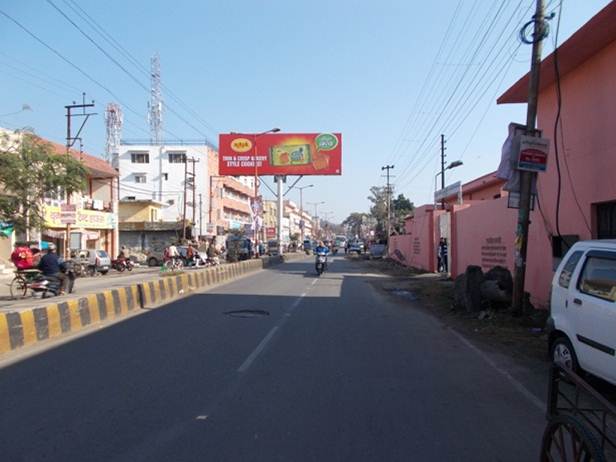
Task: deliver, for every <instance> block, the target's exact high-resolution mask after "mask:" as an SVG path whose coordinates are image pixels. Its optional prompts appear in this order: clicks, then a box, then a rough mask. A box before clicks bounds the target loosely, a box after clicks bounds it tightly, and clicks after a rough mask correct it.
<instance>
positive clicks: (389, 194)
mask: <svg viewBox="0 0 616 462" xmlns="http://www.w3.org/2000/svg"><path fill="white" fill-rule="evenodd" d="M393 168H394V166H393V165H386V166H385V167H381V171H383V170H387V175H386V176H387V242H389V236H390V235H391V186H390V183H389V179H390V175H389V171H390V170H392V169H393Z"/></svg>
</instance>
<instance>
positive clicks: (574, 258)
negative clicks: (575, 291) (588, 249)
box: [558, 250, 584, 289]
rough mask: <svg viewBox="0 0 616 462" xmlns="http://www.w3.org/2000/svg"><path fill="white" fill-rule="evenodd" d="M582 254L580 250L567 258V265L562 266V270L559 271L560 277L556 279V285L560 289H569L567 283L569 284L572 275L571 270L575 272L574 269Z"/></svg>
mask: <svg viewBox="0 0 616 462" xmlns="http://www.w3.org/2000/svg"><path fill="white" fill-rule="evenodd" d="M583 253H584V252H583V251H582V250H578V251H577V252H573V253H572V254H571V256H570V257H569V259H568V260H567V263H565V266H563V270H562V271H561V273H560V276H559V277H558V284H559V285H560V286H561V287H564V288H565V289H568V288H569V283H570V282H571V275H572V274H573V270H575V267H576V266H577V264H578V262H579V261H580V257H581V256H582V254H583Z"/></svg>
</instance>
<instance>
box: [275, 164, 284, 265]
mask: <svg viewBox="0 0 616 462" xmlns="http://www.w3.org/2000/svg"><path fill="white" fill-rule="evenodd" d="M275 178H276V183H277V184H276V186H277V187H276V191H277V198H278V207H277V208H278V210H277V212H278V220H277V221H278V229H277V233H276V237H277V239H278V254H279V255H282V218H283V217H284V210H283V196H284V193H283V191H282V189H283V183H284V182H285V181H286V177H285V176H283V175H276V177H275Z"/></svg>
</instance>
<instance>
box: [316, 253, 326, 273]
mask: <svg viewBox="0 0 616 462" xmlns="http://www.w3.org/2000/svg"><path fill="white" fill-rule="evenodd" d="M315 269H316V270H317V274H318V275H319V276H320V275H321V274H323V272H324V271H325V270H326V269H327V254H326V253H325V252H319V253H318V254H317V256H316V259H315Z"/></svg>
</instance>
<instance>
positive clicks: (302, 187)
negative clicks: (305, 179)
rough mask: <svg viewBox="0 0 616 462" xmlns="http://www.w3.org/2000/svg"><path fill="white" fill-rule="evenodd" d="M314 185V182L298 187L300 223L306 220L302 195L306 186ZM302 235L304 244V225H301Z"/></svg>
mask: <svg viewBox="0 0 616 462" xmlns="http://www.w3.org/2000/svg"><path fill="white" fill-rule="evenodd" d="M312 187H314V185H313V184H309V185H306V186H301V187H299V188H297V189H299V220H300V224H302V222H303V221H304V203H303V197H302V193H303V192H304V189H306V188H312ZM300 235H301V242H302V244H303V243H304V225H302V226H300Z"/></svg>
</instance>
